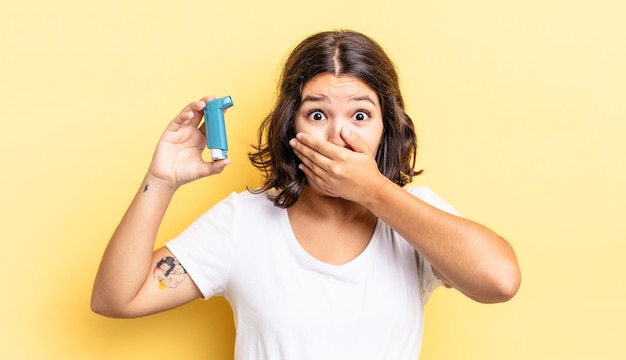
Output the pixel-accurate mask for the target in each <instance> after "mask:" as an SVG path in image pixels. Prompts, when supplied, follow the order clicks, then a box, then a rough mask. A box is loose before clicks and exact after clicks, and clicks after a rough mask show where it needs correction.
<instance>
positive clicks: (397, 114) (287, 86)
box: [248, 30, 421, 208]
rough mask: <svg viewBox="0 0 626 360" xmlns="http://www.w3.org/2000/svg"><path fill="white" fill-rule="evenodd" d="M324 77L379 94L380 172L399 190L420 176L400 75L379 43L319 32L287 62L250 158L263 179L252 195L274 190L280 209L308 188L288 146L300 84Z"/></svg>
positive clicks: (349, 34) (353, 35)
mask: <svg viewBox="0 0 626 360" xmlns="http://www.w3.org/2000/svg"><path fill="white" fill-rule="evenodd" d="M323 73H331V74H334V75H342V74H349V75H352V76H356V77H357V78H359V79H361V80H362V81H364V82H365V83H366V84H368V85H369V86H370V87H371V88H372V89H374V91H375V92H376V93H377V94H378V98H379V101H380V104H381V108H382V114H383V137H382V140H381V144H380V146H379V148H378V151H377V153H376V163H377V164H378V169H379V170H380V172H381V173H382V174H383V175H385V176H386V177H387V178H388V179H390V180H391V181H393V182H395V183H396V184H398V185H400V186H404V185H405V184H407V183H408V182H410V181H411V180H412V178H413V176H415V175H418V174H419V173H421V171H418V172H416V171H414V167H415V158H416V152H417V137H416V135H415V130H414V126H413V121H412V120H411V118H410V117H409V116H408V115H407V114H406V113H405V112H404V101H403V100H402V95H401V94H400V86H399V81H398V74H397V72H396V69H395V66H394V65H393V62H392V61H391V59H389V57H388V56H387V54H386V53H385V51H384V50H383V49H382V47H381V46H380V45H379V44H378V43H376V42H375V41H374V40H372V39H371V38H369V37H367V36H366V35H363V34H361V33H358V32H354V31H349V30H341V31H327V32H321V33H318V34H315V35H312V36H310V37H308V38H306V39H305V40H304V41H302V42H301V43H300V44H299V45H298V46H296V47H295V49H294V50H293V51H292V52H291V54H290V55H289V57H288V58H287V61H286V62H285V66H284V68H283V70H282V74H281V77H280V82H279V86H278V94H277V99H276V104H275V105H274V108H273V109H272V110H271V111H270V113H269V114H268V115H267V117H266V118H265V119H264V120H263V122H262V123H261V126H260V128H259V131H258V144H257V145H255V146H253V148H254V150H255V151H253V152H250V153H249V154H248V157H249V158H250V161H251V162H252V164H253V165H254V166H255V167H256V168H258V169H260V170H261V171H262V172H263V173H264V175H265V182H264V183H263V186H262V187H260V188H258V189H254V190H250V191H252V192H255V193H261V192H264V191H267V190H270V189H276V192H272V193H271V195H270V199H271V200H272V201H273V202H274V205H276V206H278V207H281V208H288V207H290V206H292V205H293V204H295V203H296V201H297V200H298V197H299V196H300V194H301V193H302V189H303V186H304V185H305V184H306V178H305V175H304V173H303V172H302V171H300V170H299V169H298V165H299V163H300V160H299V159H298V157H297V156H296V155H295V154H294V151H293V149H292V148H291V147H290V146H289V140H290V139H293V138H294V137H295V135H296V134H295V130H294V121H295V117H296V113H297V111H298V108H299V107H300V102H301V97H302V88H303V86H304V84H306V83H307V82H308V81H309V80H311V79H312V78H313V77H315V76H316V75H319V74H323Z"/></svg>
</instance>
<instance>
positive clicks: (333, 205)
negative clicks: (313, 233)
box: [293, 186, 374, 222]
mask: <svg viewBox="0 0 626 360" xmlns="http://www.w3.org/2000/svg"><path fill="white" fill-rule="evenodd" d="M293 207H294V208H295V209H294V210H297V211H300V212H306V213H308V214H309V216H311V217H313V218H318V219H324V220H334V221H337V222H346V221H352V220H356V219H363V218H370V217H374V214H372V212H370V211H369V210H368V209H367V208H365V207H364V206H362V205H360V204H358V203H356V202H353V201H349V200H345V199H342V198H337V197H330V196H323V195H319V194H318V193H316V192H315V191H313V190H312V189H311V188H310V187H309V186H305V187H304V189H303V191H302V194H301V195H300V197H299V198H298V201H297V202H296V203H295V204H294V206H293Z"/></svg>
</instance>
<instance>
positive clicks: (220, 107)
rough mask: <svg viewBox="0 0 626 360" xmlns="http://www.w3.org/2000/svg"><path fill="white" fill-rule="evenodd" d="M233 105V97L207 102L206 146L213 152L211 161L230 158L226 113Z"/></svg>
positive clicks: (205, 112)
mask: <svg viewBox="0 0 626 360" xmlns="http://www.w3.org/2000/svg"><path fill="white" fill-rule="evenodd" d="M233 105H234V104H233V100H232V99H231V97H230V96H226V97H223V98H219V99H215V100H211V101H209V102H207V104H206V107H205V108H204V128H205V131H206V146H207V148H208V149H209V150H211V159H213V160H222V159H226V158H227V157H228V154H227V153H228V142H227V140H226V126H225V125H224V111H226V109H228V108H229V107H231V106H233Z"/></svg>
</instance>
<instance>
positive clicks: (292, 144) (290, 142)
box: [289, 139, 296, 147]
mask: <svg viewBox="0 0 626 360" xmlns="http://www.w3.org/2000/svg"><path fill="white" fill-rule="evenodd" d="M289 145H290V146H291V147H295V146H296V139H291V140H289Z"/></svg>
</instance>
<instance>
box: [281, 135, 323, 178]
mask: <svg viewBox="0 0 626 360" xmlns="http://www.w3.org/2000/svg"><path fill="white" fill-rule="evenodd" d="M302 138H303V137H302V136H300V134H298V136H297V137H296V139H291V140H290V141H289V145H291V147H292V148H293V150H294V152H295V154H296V156H297V157H298V158H299V159H300V161H302V163H303V164H304V165H305V166H306V167H307V168H309V169H310V170H311V171H313V172H314V171H316V169H321V168H322V167H323V164H324V161H328V160H329V159H328V158H326V157H325V156H323V155H321V154H320V153H319V152H317V150H315V149H314V148H311V147H310V146H307V145H306V144H305V143H303V142H302V141H300V139H302Z"/></svg>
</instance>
